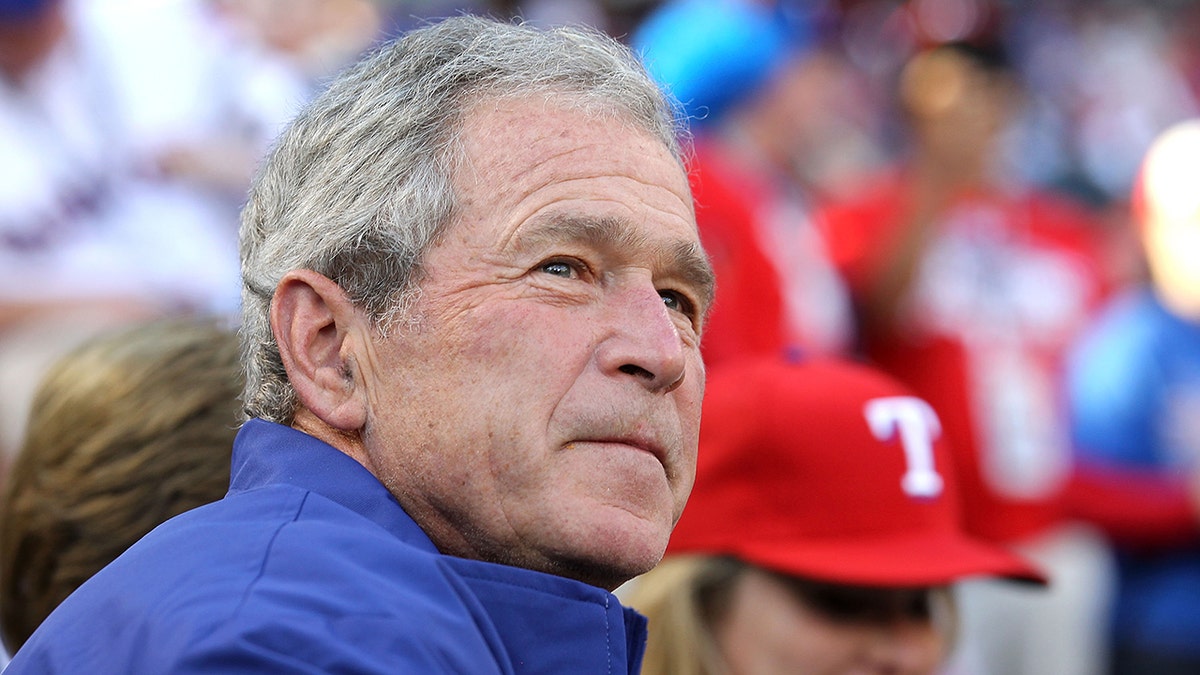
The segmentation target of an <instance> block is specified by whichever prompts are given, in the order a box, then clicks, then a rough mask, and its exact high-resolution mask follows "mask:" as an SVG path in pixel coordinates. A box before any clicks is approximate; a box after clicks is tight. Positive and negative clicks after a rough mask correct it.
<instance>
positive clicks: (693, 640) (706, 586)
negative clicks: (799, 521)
mask: <svg viewBox="0 0 1200 675" xmlns="http://www.w3.org/2000/svg"><path fill="white" fill-rule="evenodd" d="M751 569H762V571H764V572H766V573H768V574H770V575H772V576H774V577H776V578H778V579H780V580H781V581H783V582H784V583H785V584H786V585H787V586H788V588H789V589H791V590H792V591H794V594H793V597H795V598H796V600H797V601H798V602H802V603H804V604H805V605H807V606H810V607H811V608H812V609H814V610H815V611H818V612H822V613H824V612H825V611H826V610H824V609H822V607H821V606H820V605H821V604H823V603H819V601H817V600H816V595H817V594H820V592H821V589H822V588H833V587H839V586H840V587H842V588H846V589H853V590H856V591H859V592H860V593H871V592H886V591H888V590H890V589H889V588H888V587H867V586H845V585H840V584H829V583H827V582H823V581H819V580H816V579H807V578H803V577H797V576H792V575H785V574H782V573H780V572H773V571H771V570H766V569H763V568H758V567H757V566H754V565H752V564H750V563H746V562H743V561H741V560H739V559H737V558H733V557H729V556H715V555H681V556H676V557H668V558H667V559H665V560H664V561H663V562H662V563H660V564H659V565H658V566H657V567H655V568H654V569H653V570H651V571H649V572H647V573H646V574H643V575H641V576H640V577H637V578H636V579H634V580H633V581H632V582H630V584H629V586H628V588H627V590H626V591H625V592H624V593H622V600H623V602H625V604H627V605H629V606H630V607H633V608H634V609H636V610H638V611H639V612H641V613H642V614H645V615H646V617H647V619H649V622H650V634H649V639H648V642H647V644H646V655H645V658H644V660H643V664H642V674H643V675H727V674H728V672H729V669H728V667H727V666H726V664H725V659H724V656H723V655H722V654H721V651H720V649H719V648H718V646H717V640H716V637H715V634H714V629H715V628H716V627H717V626H718V625H719V624H720V622H721V621H722V620H723V619H724V617H725V616H726V614H727V612H728V610H729V607H730V605H731V603H732V598H733V593H734V591H735V589H736V588H737V584H738V581H739V580H740V579H741V577H742V576H743V575H744V574H746V573H747V571H749V570H751ZM926 590H927V593H928V609H929V617H928V618H929V621H930V624H931V625H932V626H933V628H934V630H936V631H937V632H938V633H940V634H941V635H942V637H943V639H944V640H945V645H946V648H947V653H948V652H949V651H950V650H952V649H953V646H954V643H955V641H956V639H957V633H958V612H957V607H956V602H955V599H954V593H953V590H952V589H951V588H950V587H949V586H939V587H930V588H928V589H926ZM814 601H816V602H818V603H819V604H813V603H814Z"/></svg>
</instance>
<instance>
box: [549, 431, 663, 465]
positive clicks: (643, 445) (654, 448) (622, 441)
mask: <svg viewBox="0 0 1200 675" xmlns="http://www.w3.org/2000/svg"><path fill="white" fill-rule="evenodd" d="M582 443H591V444H600V445H623V446H626V447H630V448H633V449H635V450H641V451H642V452H647V453H649V454H651V455H653V456H654V457H655V458H656V459H657V460H658V461H659V463H661V464H662V465H663V466H666V465H667V456H668V453H667V450H666V448H664V447H663V446H662V444H660V443H658V442H656V441H654V440H653V439H650V438H645V437H640V436H611V437H600V438H577V439H575V440H573V441H571V442H570V443H568V444H567V445H568V446H571V445H576V444H582Z"/></svg>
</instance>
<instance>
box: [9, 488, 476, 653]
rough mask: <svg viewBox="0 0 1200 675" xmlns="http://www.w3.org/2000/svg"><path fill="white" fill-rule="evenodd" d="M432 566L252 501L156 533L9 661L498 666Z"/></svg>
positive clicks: (317, 514) (337, 517) (365, 534)
mask: <svg viewBox="0 0 1200 675" xmlns="http://www.w3.org/2000/svg"><path fill="white" fill-rule="evenodd" d="M397 508H398V507H397ZM439 558H440V556H439V555H437V554H436V553H435V552H430V551H428V550H424V549H422V548H421V547H419V546H415V545H413V544H412V543H411V542H406V541H403V540H402V539H400V538H397V537H396V536H395V535H394V534H393V533H391V532H389V531H387V530H385V529H384V528H382V527H380V526H379V525H377V524H376V523H374V522H373V521H371V520H370V519H368V518H365V517H363V516H361V515H359V514H357V513H355V512H354V511H352V510H351V509H348V508H346V507H344V506H342V505H340V504H337V503H335V502H332V501H330V500H328V499H326V498H324V497H322V496H320V495H319V494H316V493H313V492H308V491H305V490H301V489H298V488H293V487H288V486H271V487H266V488H261V489H256V490H250V491H247V492H243V493H238V494H237V495H233V496H231V497H227V498H226V499H225V500H222V501H221V502H217V503H215V504H210V505H208V506H205V507H201V508H199V509H196V510H193V511H190V512H188V513H186V514H183V515H182V516H179V517H176V518H174V519H172V520H170V521H168V522H167V523H164V524H163V525H162V526H160V527H159V528H157V529H156V530H154V531H153V532H151V533H150V534H149V535H147V536H146V537H145V538H143V539H142V540H141V541H139V542H138V543H137V544H135V545H134V546H133V547H132V548H131V549H130V550H128V551H127V552H126V553H125V554H123V555H122V556H121V557H120V558H118V559H117V560H116V561H114V563H113V564H111V565H110V566H108V567H107V568H105V569H104V570H102V571H101V572H100V573H99V574H97V575H96V576H95V577H93V579H91V580H90V581H89V582H88V583H86V584H84V586H83V587H81V588H80V589H79V591H77V592H76V593H75V594H74V595H73V596H72V597H71V598H68V600H67V601H66V602H64V603H63V605H62V606H61V607H60V609H59V610H57V611H56V612H54V613H53V614H52V615H51V617H50V618H49V619H48V620H47V622H46V623H45V624H44V625H43V626H42V627H41V628H40V629H39V630H38V631H37V633H35V635H34V637H33V638H32V639H31V640H30V643H29V644H27V646H26V648H23V649H22V653H21V654H20V658H18V659H16V663H17V664H18V666H20V664H21V663H23V662H25V660H26V659H31V660H32V659H36V660H43V661H44V660H46V659H51V660H53V659H58V660H60V661H63V662H65V663H68V664H71V663H73V664H83V663H89V662H92V661H93V659H98V658H102V659H103V661H104V662H106V663H107V662H111V663H113V664H115V665H114V666H113V668H114V670H112V671H111V672H124V671H125V669H128V668H130V666H131V664H140V665H139V667H138V670H139V672H154V671H163V672H165V671H167V670H169V671H171V672H200V671H205V672H208V671H211V670H213V669H216V670H221V669H222V668H224V667H229V668H233V669H234V670H237V669H238V668H240V667H244V666H248V665H250V664H254V665H256V666H259V667H267V666H269V667H270V669H271V670H272V671H276V670H278V671H279V672H290V670H289V668H288V664H292V665H295V666H297V667H299V666H300V665H303V664H308V668H309V669H310V670H311V669H312V668H313V667H318V668H319V669H321V670H325V669H330V670H339V669H340V670H346V669H347V668H349V669H350V670H353V671H354V672H386V670H387V669H386V668H384V664H385V663H387V662H388V661H389V660H392V659H395V658H397V657H398V656H400V655H405V654H407V655H408V656H405V657H404V659H407V660H403V659H402V660H401V661H399V662H400V663H410V664H414V665H421V666H425V667H432V668H434V669H435V670H437V669H438V668H441V667H442V666H443V665H445V663H442V661H441V660H447V661H446V663H449V664H453V665H454V667H453V668H451V669H450V670H456V669H457V670H459V671H462V672H466V671H464V670H463V669H462V667H463V666H464V664H467V665H471V664H474V666H475V669H477V666H478V664H480V663H483V664H488V663H492V662H493V661H492V660H491V657H487V658H484V657H485V656H486V655H488V654H490V653H491V649H490V648H489V647H488V646H487V643H486V640H485V639H484V638H483V637H482V636H481V634H480V629H479V624H480V623H481V622H483V621H486V619H485V618H484V617H482V615H481V613H480V612H479V611H478V610H477V609H476V608H475V606H474V604H473V602H474V601H473V600H472V599H471V598H470V597H469V596H470V594H469V592H468V591H466V590H465V587H464V586H463V585H462V584H461V582H459V581H458V580H457V579H455V578H454V575H453V573H452V572H450V571H449V570H448V569H447V568H446V567H445V566H444V565H441V564H439ZM439 635H441V636H447V635H453V636H456V637H455V638H454V640H453V641H452V642H453V643H454V644H442V643H443V642H446V640H444V639H441V638H438V636H439ZM256 659H261V661H258V660H256ZM374 659H379V661H378V662H377V663H376V662H374V661H373V660H374ZM480 659H483V660H482V661H481V660H480ZM143 666H144V667H143ZM392 667H393V668H394V665H393V666H392ZM66 670H70V668H66ZM467 670H472V668H468V669H467ZM13 672H22V671H21V670H19V669H18V670H14V671H13ZM24 672H32V671H24Z"/></svg>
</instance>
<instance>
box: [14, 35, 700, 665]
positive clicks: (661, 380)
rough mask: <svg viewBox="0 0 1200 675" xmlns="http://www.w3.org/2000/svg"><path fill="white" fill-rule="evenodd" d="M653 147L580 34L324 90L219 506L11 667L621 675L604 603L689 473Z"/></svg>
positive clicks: (151, 541) (691, 233)
mask: <svg viewBox="0 0 1200 675" xmlns="http://www.w3.org/2000/svg"><path fill="white" fill-rule="evenodd" d="M676 132H677V130H676V129H675V128H674V123H673V117H672V115H671V111H670V108H669V106H668V105H667V104H666V103H665V102H664V100H663V98H662V96H661V94H660V93H659V92H658V90H657V89H656V88H655V86H654V85H653V83H652V82H651V80H649V79H648V78H647V76H646V75H645V73H644V72H643V71H642V69H641V67H640V66H639V65H638V63H637V61H636V60H635V59H634V58H633V57H632V56H631V55H630V54H629V52H628V51H626V50H625V49H624V48H622V47H621V46H619V45H618V44H617V43H615V42H614V41H612V40H610V39H608V38H605V37H602V36H600V35H595V34H592V33H590V32H586V31H578V30H569V29H562V30H555V31H549V32H540V31H536V30H534V29H531V28H527V27H519V26H512V25H507V24H502V23H496V22H492V21H488V20H484V19H479V18H472V17H459V18H455V19H450V20H447V21H444V22H442V23H439V24H436V25H433V26H430V27H428V28H424V29H421V30H418V31H415V32H412V33H410V34H408V35H407V36H405V37H404V38H403V39H401V40H399V41H398V42H395V43H392V44H390V45H389V46H386V47H385V48H383V49H382V50H380V51H379V52H377V53H376V54H374V55H373V56H371V57H370V58H368V59H366V60H365V61H364V62H363V63H361V64H359V65H358V66H356V67H355V68H352V69H351V70H350V71H348V72H347V73H345V74H344V75H342V76H341V77H340V78H338V79H337V80H336V81H335V82H334V83H333V84H332V86H331V87H330V88H329V89H328V91H326V92H325V93H324V94H323V95H322V96H320V97H319V98H318V100H316V101H315V102H314V103H313V104H312V105H311V106H310V107H308V108H307V109H306V110H305V111H303V112H302V113H301V114H300V116H299V117H298V118H297V120H296V121H295V122H294V123H293V125H292V126H291V127H290V128H289V129H288V130H287V131H286V132H285V133H284V135H283V136H282V137H281V139H280V140H279V143H278V145H277V147H276V149H275V150H274V151H273V154H272V155H271V157H270V158H269V160H268V161H267V163H266V165H265V166H264V168H263V169H262V172H261V175H260V176H259V177H258V179H257V182H256V184H255V186H254V188H253V190H252V193H251V196H250V202H249V204H248V206H247V207H246V210H245V212H244V214H243V224H242V265H243V276H244V283H245V292H244V316H243V321H244V325H243V328H242V330H243V334H244V345H243V347H244V353H245V360H246V374H247V389H246V393H245V406H246V410H247V413H248V414H249V416H250V417H251V418H252V419H251V420H250V421H249V422H247V423H246V424H245V425H244V427H243V428H242V430H241V432H240V434H239V436H238V438H237V441H236V443H235V445H234V451H233V452H234V456H233V478H232V483H231V487H230V491H229V494H228V496H226V497H225V499H223V500H222V501H220V502H218V503H216V504H214V505H210V506H207V507H203V508H201V509H198V510H195V511H191V512H189V513H187V514H184V515H183V516H181V517H179V518H176V519H174V520H172V521H170V522H168V523H167V524H166V525H164V526H162V527H160V528H159V529H158V530H156V531H155V532H153V533H151V534H150V535H149V536H147V537H146V538H144V539H143V540H141V541H140V542H139V543H138V544H136V545H135V546H134V547H133V548H131V549H130V550H129V551H128V552H127V553H126V554H125V555H124V556H122V557H121V558H120V559H118V560H117V561H116V562H115V563H114V564H112V565H110V566H109V567H108V568H106V569H105V570H103V571H102V572H101V573H100V574H98V575H97V576H96V577H93V579H92V580H91V581H90V582H89V583H88V584H85V585H84V586H83V587H82V588H81V589H80V590H79V591H78V592H76V593H75V594H74V595H73V596H72V597H71V598H69V599H68V600H67V601H66V602H65V603H64V604H63V605H62V606H61V607H60V608H59V610H58V611H57V612H55V613H54V614H53V615H51V617H50V618H49V619H48V620H47V621H46V623H44V624H43V625H42V627H41V628H40V629H39V630H38V632H36V633H35V634H34V636H33V637H32V638H31V639H30V641H29V642H28V643H26V646H25V647H24V648H22V650H21V651H20V652H19V653H18V654H17V655H16V657H15V659H14V660H13V663H12V665H11V666H10V669H11V673H10V675H11V674H12V673H16V674H20V673H29V672H38V673H44V672H71V673H75V672H89V673H109V672H111V673H166V672H173V673H179V672H222V673H224V672H271V673H281V672H306V673H311V672H342V673H349V672H354V673H385V672H386V673H397V672H422V673H424V672H455V673H488V672H500V673H512V672H521V673H532V672H554V673H583V672H598V673H599V672H603V673H611V672H627V671H636V670H637V668H638V665H639V662H640V658H641V651H642V645H643V644H644V620H642V619H641V618H640V617H639V616H637V615H636V614H634V613H633V612H631V611H628V610H624V609H623V608H622V607H621V606H620V604H619V603H618V602H617V601H616V599H615V597H614V596H613V595H611V593H609V591H610V590H611V589H613V588H615V587H616V586H617V585H619V584H620V583H622V582H623V581H625V580H626V579H629V578H630V577H632V576H634V575H637V574H639V573H641V572H644V571H646V570H648V569H650V568H651V567H652V566H654V564H655V563H657V562H658V560H659V558H660V556H661V555H662V553H663V550H664V548H665V546H666V543H667V537H668V535H669V534H670V531H671V528H672V527H673V525H674V523H675V521H676V519H677V518H678V517H679V515H680V512H681V510H682V508H683V504H684V501H685V500H686V497H687V495H688V492H689V491H690V489H691V484H692V478H693V474H694V468H695V453H696V444H697V434H698V426H699V413H700V400H701V396H702V393H703V388H704V369H703V365H702V363H701V360H700V356H699V345H698V343H699V337H700V330H701V324H702V321H703V317H704V314H705V312H706V310H707V308H708V306H709V304H710V299H711V294H712V282H713V280H712V274H711V269H710V267H709V265H708V262H707V259H706V257H705V255H704V253H703V251H702V249H701V247H700V244H699V240H698V237H697V233H696V227H695V221H694V217H693V213H692V205H691V197H690V193H689V191H688V185H687V179H686V176H685V172H684V169H683V166H682V164H681V161H680V154H679V150H678V148H677V146H676V141H675V138H676Z"/></svg>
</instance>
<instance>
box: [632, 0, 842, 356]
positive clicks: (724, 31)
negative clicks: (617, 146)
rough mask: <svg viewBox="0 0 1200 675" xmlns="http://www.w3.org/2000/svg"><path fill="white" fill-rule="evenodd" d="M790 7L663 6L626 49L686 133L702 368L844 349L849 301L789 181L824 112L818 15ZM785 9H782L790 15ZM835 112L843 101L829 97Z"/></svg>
mask: <svg viewBox="0 0 1200 675" xmlns="http://www.w3.org/2000/svg"><path fill="white" fill-rule="evenodd" d="M802 9H803V7H801V6H800V5H799V4H796V3H760V2H751V1H748V0H672V1H671V2H667V3H665V4H663V5H661V6H660V7H659V8H658V9H657V10H656V11H654V12H653V13H651V14H650V15H649V16H648V17H647V19H646V20H645V22H644V23H642V24H641V25H640V26H639V28H638V30H637V31H636V32H635V33H634V35H633V39H632V45H633V47H634V49H635V50H637V51H638V52H639V53H640V54H641V56H642V58H643V60H644V61H645V62H646V64H647V68H648V69H649V70H650V71H651V73H652V74H653V75H654V76H655V77H656V78H657V79H658V80H659V82H661V83H662V84H663V85H664V87H665V88H666V89H667V90H668V91H670V92H671V93H672V95H673V96H674V97H675V98H676V99H677V100H678V103H679V105H680V114H681V115H684V116H686V117H687V118H688V119H689V122H690V123H691V128H692V131H693V134H694V136H693V138H692V151H693V154H692V157H691V164H690V167H689V168H690V178H691V184H692V193H693V196H694V199H695V203H696V220H697V223H698V224H699V226H700V236H701V239H702V240H703V241H704V245H705V249H706V250H707V251H708V252H709V255H710V257H711V259H712V261H713V265H714V267H715V268H716V273H717V279H718V297H717V301H716V304H715V305H714V308H713V313H712V316H711V317H710V319H709V322H708V324H707V326H706V328H705V336H704V344H703V347H702V349H703V351H704V358H705V363H706V365H707V366H708V367H710V368H714V367H719V366H720V365H721V364H722V363H724V362H725V361H727V360H730V359H733V358H737V357H741V356H745V355H748V354H768V355H781V354H783V353H784V352H785V351H789V350H790V351H801V352H806V353H812V354H831V353H843V352H846V351H848V350H849V349H850V346H851V343H852V341H853V325H852V319H851V314H850V303H849V295H848V293H847V291H846V289H845V286H844V284H843V283H842V281H841V279H840V277H839V276H838V274H837V272H836V271H835V270H834V268H833V266H832V265H831V264H830V262H829V259H828V254H827V253H826V250H825V243H824V241H823V240H822V238H821V236H820V234H819V233H818V232H817V230H816V228H815V227H814V226H813V224H812V223H811V221H810V218H809V210H810V201H811V200H812V198H813V194H812V193H811V191H810V190H809V189H808V188H809V187H810V186H806V185H802V184H801V183H800V182H799V181H797V179H796V175H795V173H793V168H794V163H795V162H796V159H797V157H798V156H799V155H800V154H801V152H800V150H799V149H801V148H804V149H805V150H807V147H806V146H808V145H811V144H813V140H814V139H813V136H814V134H813V133H812V129H813V128H814V127H819V126H820V124H819V123H818V122H816V120H818V119H819V118H820V117H821V116H822V115H825V116H832V115H836V113H832V111H831V109H832V108H833V107H834V105H833V102H832V101H831V100H827V99H833V98H834V97H833V96H832V95H831V93H830V90H829V88H828V85H829V84H830V83H831V82H832V81H833V80H832V79H830V78H822V77H821V76H819V75H817V73H819V72H820V69H821V68H823V67H826V64H827V60H825V59H822V58H821V54H820V53H819V50H818V48H817V45H816V39H817V36H816V34H815V33H816V31H817V30H818V28H819V26H818V21H819V17H816V16H809V15H807V14H803V13H801V10H802ZM788 10H792V11H791V12H789V11H788ZM838 102H842V101H840V100H839V101H838Z"/></svg>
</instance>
